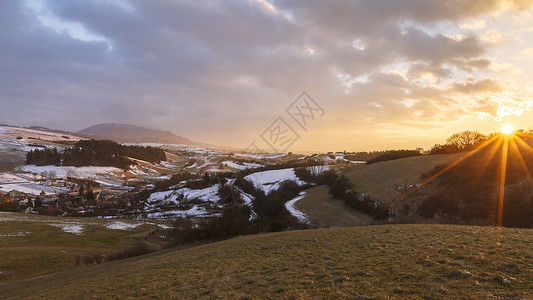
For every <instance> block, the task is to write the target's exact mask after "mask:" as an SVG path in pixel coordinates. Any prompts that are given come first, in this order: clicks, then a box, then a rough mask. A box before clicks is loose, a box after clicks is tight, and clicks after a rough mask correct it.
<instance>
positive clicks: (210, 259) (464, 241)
mask: <svg viewBox="0 0 533 300" xmlns="http://www.w3.org/2000/svg"><path fill="white" fill-rule="evenodd" d="M531 251H533V230H530V229H524V230H522V229H521V230H516V229H506V228H504V229H498V228H494V227H470V226H452V225H387V226H365V227H353V228H336V229H317V230H306V231H292V232H283V233H274V234H263V235H254V236H245V237H238V238H234V239H231V240H226V241H222V242H218V243H213V244H207V245H202V246H197V247H194V248H188V249H182V250H172V249H171V250H165V251H163V252H159V253H154V254H149V255H146V256H141V257H136V258H132V259H127V260H122V261H115V262H110V263H104V264H101V265H96V266H86V267H78V268H75V269H72V270H67V271H64V272H60V273H55V274H52V275H48V276H42V277H38V278H33V279H27V280H22V281H17V282H11V283H6V284H2V285H0V295H2V298H4V299H14V298H25V299H32V298H49V299H50V298H53V299H76V298H84V299H97V298H101V297H106V298H158V299H162V298H167V299H168V298H174V299H176V298H231V299H237V298H241V299H245V298H246V299H250V298H258V299H266V298H268V299H273V298H276V299H288V298H294V299H300V298H301V299H306V298H389V297H392V298H395V297H396V298H428V299H442V298H477V299H479V298H528V297H531V296H533V294H531V290H532V288H533V283H532V282H531V278H530V274H531V271H532V270H533V257H532V256H531V255H530V253H531Z"/></svg>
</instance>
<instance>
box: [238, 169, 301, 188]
mask: <svg viewBox="0 0 533 300" xmlns="http://www.w3.org/2000/svg"><path fill="white" fill-rule="evenodd" d="M244 179H246V180H248V181H250V182H252V183H253V184H254V185H255V186H256V187H257V188H260V189H262V190H263V191H265V193H268V192H270V191H273V190H277V189H278V188H279V186H280V184H281V183H282V182H283V181H287V180H291V181H294V182H296V183H297V184H298V185H304V184H305V182H304V181H302V180H300V178H298V177H297V176H296V174H294V169H292V168H291V169H281V170H268V171H262V172H256V173H252V174H250V175H247V176H246V177H244Z"/></svg>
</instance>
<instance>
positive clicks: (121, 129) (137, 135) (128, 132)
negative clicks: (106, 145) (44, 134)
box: [76, 123, 202, 145]
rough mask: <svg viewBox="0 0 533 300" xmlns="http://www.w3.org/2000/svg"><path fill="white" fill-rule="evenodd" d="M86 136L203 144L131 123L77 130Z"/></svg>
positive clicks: (142, 141) (128, 141) (80, 134)
mask: <svg viewBox="0 0 533 300" xmlns="http://www.w3.org/2000/svg"><path fill="white" fill-rule="evenodd" d="M76 134H77V135H79V136H82V137H85V138H94V139H109V140H113V141H116V142H119V143H164V144H183V145H202V143H197V142H193V141H191V140H189V139H187V138H184V137H182V136H179V135H175V134H174V133H172V132H170V131H162V130H155V129H148V128H144V127H140V126H135V125H129V124H117V123H106V124H98V125H94V126H91V127H89V128H85V129H83V130H80V131H78V132H76Z"/></svg>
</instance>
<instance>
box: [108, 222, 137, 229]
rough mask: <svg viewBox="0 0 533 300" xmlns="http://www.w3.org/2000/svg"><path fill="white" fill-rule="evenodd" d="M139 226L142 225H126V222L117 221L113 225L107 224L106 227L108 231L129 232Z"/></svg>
mask: <svg viewBox="0 0 533 300" xmlns="http://www.w3.org/2000/svg"><path fill="white" fill-rule="evenodd" d="M139 225H141V224H132V223H125V222H122V221H115V222H112V223H107V224H106V225H105V227H106V228H107V229H115V230H128V229H132V228H136V227H137V226H139Z"/></svg>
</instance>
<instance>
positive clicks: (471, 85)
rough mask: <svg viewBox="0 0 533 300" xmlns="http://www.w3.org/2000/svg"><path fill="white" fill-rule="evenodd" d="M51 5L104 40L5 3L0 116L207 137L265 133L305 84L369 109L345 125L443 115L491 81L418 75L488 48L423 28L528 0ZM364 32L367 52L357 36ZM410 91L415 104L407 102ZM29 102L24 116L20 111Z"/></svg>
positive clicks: (443, 73) (0, 25)
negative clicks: (425, 80) (434, 81)
mask: <svg viewBox="0 0 533 300" xmlns="http://www.w3.org/2000/svg"><path fill="white" fill-rule="evenodd" d="M45 2H46V3H47V5H48V7H49V9H50V10H51V11H52V12H53V13H54V14H55V15H56V16H57V17H58V18H59V19H61V20H66V21H71V22H75V23H79V24H81V25H83V26H84V28H86V29H87V30H88V31H90V32H91V33H93V34H96V35H99V36H102V37H103V38H105V40H106V41H105V42H102V41H100V42H98V41H94V42H84V41H81V40H79V39H75V38H73V37H72V36H69V35H68V34H66V33H64V32H56V31H55V30H53V29H50V28H44V27H42V26H41V25H40V23H39V21H38V20H37V18H36V16H35V15H34V14H33V13H32V12H31V11H29V10H28V9H26V8H25V7H24V4H23V3H24V2H23V1H3V2H2V3H1V4H0V43H1V44H2V47H1V48H0V67H1V68H2V72H1V73H0V108H1V110H0V119H2V120H4V121H5V122H11V123H14V124H20V125H33V124H31V123H33V122H36V123H39V124H37V125H46V126H52V125H53V126H56V127H61V128H65V129H70V130H78V129H81V128H82V127H84V126H89V125H92V124H93V123H98V122H109V121H117V122H133V123H137V124H139V125H145V126H151V127H159V128H163V129H170V130H174V131H176V133H178V134H182V135H192V136H191V138H193V139H214V141H213V142H219V141H220V140H223V138H221V136H223V135H224V134H227V133H228V132H229V134H230V135H231V134H235V133H234V130H238V127H242V126H240V124H243V123H246V124H247V125H248V126H247V127H249V128H254V129H257V130H258V131H260V130H262V129H263V127H264V126H266V125H268V124H269V123H270V121H271V119H272V118H275V117H277V116H278V115H279V114H280V113H282V112H283V110H284V108H285V106H286V105H288V104H289V103H290V102H291V101H292V100H293V99H294V97H296V96H297V95H298V94H299V93H300V92H301V91H303V90H306V91H308V92H309V93H310V94H311V95H313V96H314V97H315V98H317V99H321V100H322V101H324V102H326V103H324V106H327V107H329V108H331V109H332V110H335V109H338V108H339V107H357V109H358V110H357V113H356V114H357V116H367V115H370V116H371V117H370V118H367V119H365V118H353V120H352V122H353V123H351V125H357V124H360V123H362V122H363V121H362V120H372V121H379V122H382V123H386V122H389V123H390V122H404V123H406V124H407V123H412V124H415V123H416V122H415V121H416V120H415V118H418V120H428V119H431V118H440V117H441V115H443V114H444V113H443V112H439V111H438V109H439V108H438V107H437V104H438V105H444V106H448V107H452V106H453V105H454V104H456V103H455V102H454V100H453V95H452V94H451V91H452V90H453V91H454V92H456V93H459V92H460V93H482V92H483V91H485V90H487V89H490V88H492V91H497V87H496V86H495V85H494V83H493V82H490V81H485V82H467V83H457V84H455V85H453V86H451V87H450V90H448V89H446V88H442V89H439V88H428V87H423V86H419V85H418V84H417V83H416V82H415V81H413V80H414V79H416V78H418V77H420V76H421V75H422V74H423V73H431V74H433V75H434V76H435V77H437V78H440V79H450V78H453V75H454V73H453V70H452V69H453V68H452V67H457V68H459V69H461V70H462V71H464V72H466V73H471V72H474V71H475V70H478V69H483V68H487V66H488V65H490V60H489V59H487V58H484V57H483V55H484V53H485V51H486V47H488V46H487V45H484V44H482V43H481V42H480V41H479V39H478V38H477V37H476V36H468V37H466V38H464V39H462V40H456V39H452V38H450V37H447V36H445V35H442V34H438V33H437V34H429V33H427V32H426V31H424V30H423V28H421V27H420V26H431V25H432V24H434V23H436V22H449V21H452V22H453V21H457V20H461V19H465V18H470V17H478V16H481V15H483V14H488V13H494V12H496V11H499V10H503V9H504V3H511V4H512V5H510V8H511V9H525V8H527V7H529V3H528V2H522V1H503V0H498V1H497V0H494V1H484V2H480V1H473V0H472V1H459V0H448V1H422V0H404V1H370V0H360V1H351V0H350V1H348V0H346V1H333V2H332V1H329V2H326V1H274V2H273V4H274V6H276V8H277V9H278V13H276V12H271V11H268V10H267V9H265V8H264V7H262V6H261V5H260V4H259V3H257V2H255V1H206V2H203V1H202V2H199V1H164V0H154V1H124V2H126V3H129V5H131V7H132V8H133V9H132V10H127V9H124V8H123V7H121V6H120V5H115V4H112V2H111V4H110V2H108V1H89V0H88V1H67V0H58V1H45ZM479 3H482V4H483V5H482V4H479ZM284 14H286V15H284ZM287 15H290V16H292V18H293V19H292V20H288V19H287ZM406 22H407V23H409V24H412V25H410V27H407V28H406V27H405V24H406ZM420 24H421V25H420ZM419 25H420V26H419ZM405 29H407V31H408V32H407V33H403V34H402V30H405ZM357 39H359V40H360V41H361V43H362V44H364V46H365V47H364V49H363V50H360V49H356V48H354V47H353V45H352V43H353V42H354V41H355V40H357ZM108 42H109V43H110V44H111V46H112V49H111V50H110V49H109V44H108ZM306 47H310V48H312V49H313V50H314V53H312V54H311V53H307V52H306ZM395 63H405V64H408V65H409V72H408V73H407V75H408V76H407V77H403V76H400V75H398V74H385V73H383V74H382V73H381V69H382V68H384V67H386V66H388V65H391V64H395ZM336 70H341V71H343V72H344V73H346V74H350V75H351V76H353V77H357V76H361V75H363V76H367V77H368V82H366V83H354V84H353V85H352V89H351V90H350V94H349V95H347V96H346V95H344V87H343V86H341V84H340V81H339V80H338V79H337V77H336V76H337V74H335V71H336ZM405 99H415V100H416V101H419V102H418V103H416V104H415V105H413V107H411V108H408V107H406V106H405V105H404V104H403V103H402V102H401V101H403V100H405ZM369 103H375V104H378V105H380V107H378V106H376V105H374V104H369ZM21 108H24V110H25V117H24V118H22V117H17V116H16V115H17V114H16V113H15V112H16V111H17V110H18V109H21ZM354 110H355V109H354ZM354 120H355V121H354ZM413 120H415V121H413ZM236 124H237V125H236ZM196 136H198V138H197V137H196ZM217 139H218V140H217ZM207 141H208V142H209V141H212V140H207Z"/></svg>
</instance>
